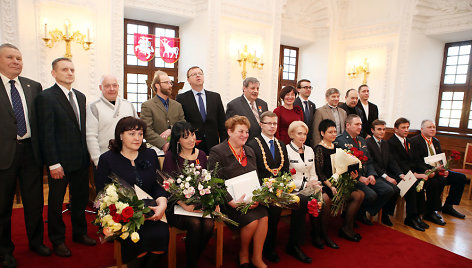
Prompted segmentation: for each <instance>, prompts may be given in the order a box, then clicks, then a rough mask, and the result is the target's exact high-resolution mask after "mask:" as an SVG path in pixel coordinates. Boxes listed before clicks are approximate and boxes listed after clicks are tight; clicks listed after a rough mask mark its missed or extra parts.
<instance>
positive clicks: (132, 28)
mask: <svg viewBox="0 0 472 268" xmlns="http://www.w3.org/2000/svg"><path fill="white" fill-rule="evenodd" d="M137 31H138V25H136V24H131V23H128V25H127V27H126V33H128V34H134V33H136V32H137Z"/></svg>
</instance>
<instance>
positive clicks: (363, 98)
mask: <svg viewBox="0 0 472 268" xmlns="http://www.w3.org/2000/svg"><path fill="white" fill-rule="evenodd" d="M358 91H359V102H358V103H357V107H359V109H361V111H362V113H363V117H362V118H361V119H362V130H363V131H364V133H365V134H366V135H372V130H371V128H372V122H374V120H375V119H379V109H378V108H377V105H375V104H373V103H372V102H370V101H369V92H370V91H369V86H368V85H360V86H359V90H358Z"/></svg>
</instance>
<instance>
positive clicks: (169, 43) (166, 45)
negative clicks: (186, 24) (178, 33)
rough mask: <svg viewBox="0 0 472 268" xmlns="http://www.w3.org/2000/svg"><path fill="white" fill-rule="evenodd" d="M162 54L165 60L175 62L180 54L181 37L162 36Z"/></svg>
mask: <svg viewBox="0 0 472 268" xmlns="http://www.w3.org/2000/svg"><path fill="white" fill-rule="evenodd" d="M160 42H161V45H160V55H161V58H162V60H163V61H165V62H167V63H174V62H176V61H178V60H179V56H180V53H179V52H180V38H172V37H165V36H161V37H160Z"/></svg>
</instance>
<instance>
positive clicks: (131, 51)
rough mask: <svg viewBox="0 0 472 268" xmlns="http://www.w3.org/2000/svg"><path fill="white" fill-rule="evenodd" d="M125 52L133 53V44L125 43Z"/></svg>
mask: <svg viewBox="0 0 472 268" xmlns="http://www.w3.org/2000/svg"><path fill="white" fill-rule="evenodd" d="M126 53H127V54H128V55H134V45H127V46H126Z"/></svg>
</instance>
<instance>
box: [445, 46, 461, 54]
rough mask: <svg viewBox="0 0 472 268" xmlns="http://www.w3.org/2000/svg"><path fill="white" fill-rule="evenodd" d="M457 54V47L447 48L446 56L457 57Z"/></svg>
mask: <svg viewBox="0 0 472 268" xmlns="http://www.w3.org/2000/svg"><path fill="white" fill-rule="evenodd" d="M458 53H459V46H455V47H449V49H448V50H447V55H448V56H451V55H457V54H458Z"/></svg>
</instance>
